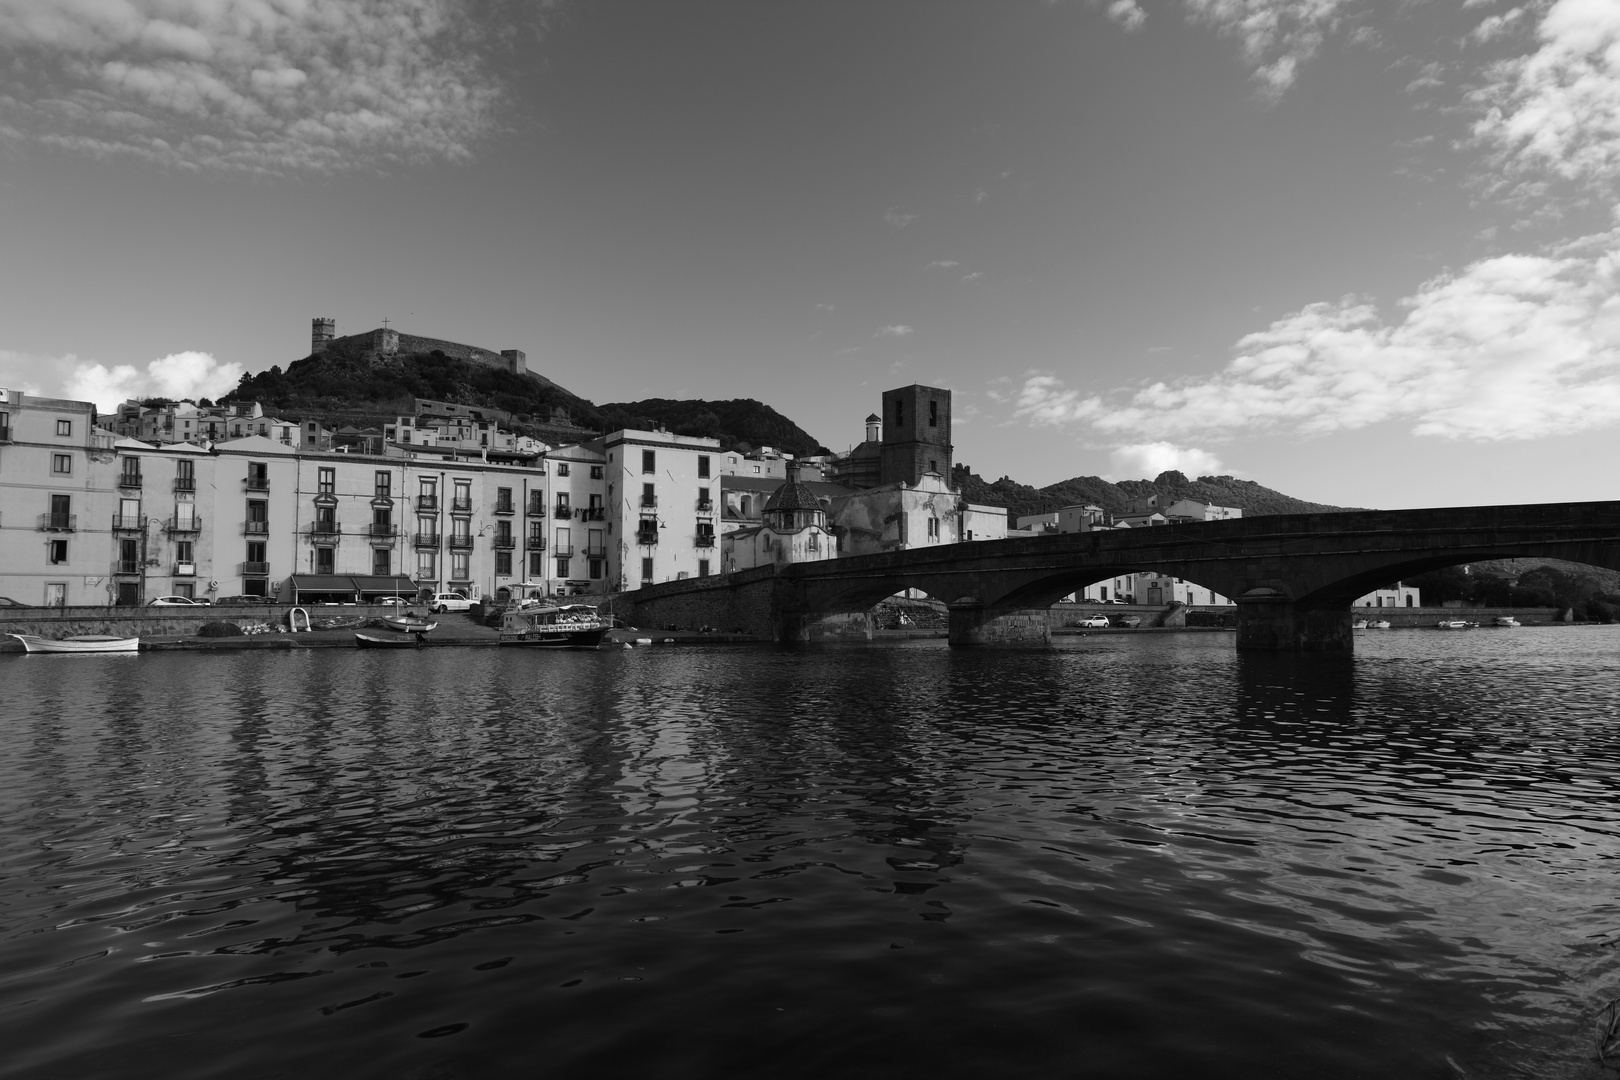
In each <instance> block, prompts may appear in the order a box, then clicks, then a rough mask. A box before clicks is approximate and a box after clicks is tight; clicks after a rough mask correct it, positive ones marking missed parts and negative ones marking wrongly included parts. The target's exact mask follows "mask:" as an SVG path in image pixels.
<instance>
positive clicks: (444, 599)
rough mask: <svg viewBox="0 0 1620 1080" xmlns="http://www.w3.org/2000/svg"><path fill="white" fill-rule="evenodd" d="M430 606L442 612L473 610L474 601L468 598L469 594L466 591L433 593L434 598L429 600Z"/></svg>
mask: <svg viewBox="0 0 1620 1080" xmlns="http://www.w3.org/2000/svg"><path fill="white" fill-rule="evenodd" d="M428 607H430V608H432V609H433V610H434V611H437V612H440V613H443V612H446V611H471V610H472V601H471V600H469V599H467V594H466V593H464V592H441V593H434V594H433V599H432V600H431V601H429V602H428Z"/></svg>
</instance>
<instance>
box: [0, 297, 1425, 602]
mask: <svg viewBox="0 0 1620 1080" xmlns="http://www.w3.org/2000/svg"><path fill="white" fill-rule="evenodd" d="M332 334H333V329H332V322H331V320H329V319H316V320H314V324H313V332H312V347H313V353H315V354H318V353H320V352H321V351H322V350H323V349H325V348H328V347H330V346H331V344H332V342H333V340H334V339H333V336H332ZM400 340H401V339H400V335H399V334H398V333H397V332H396V331H388V332H381V331H379V332H375V333H374V335H373V336H372V337H371V338H369V339H368V341H369V342H371V345H370V347H372V348H374V349H376V350H379V351H381V352H382V353H383V354H386V352H387V351H388V350H390V349H397V348H399V347H400V346H399V342H400ZM407 340H408V341H411V342H416V343H418V344H420V343H422V342H427V343H429V344H432V345H433V346H435V347H436V348H446V347H448V348H450V349H454V350H458V352H457V355H458V356H460V357H462V358H472V359H474V360H476V361H478V362H481V363H490V364H494V365H505V366H506V367H507V368H508V370H511V371H518V372H521V371H523V369H524V364H525V362H526V361H525V358H524V356H523V354H522V353H521V352H518V351H516V350H508V351H506V352H503V353H490V352H488V351H487V350H478V349H474V348H472V347H470V346H461V345H457V344H455V343H453V342H443V341H437V340H436V339H407ZM879 405H880V409H881V411H880V412H878V413H873V414H871V415H869V416H867V417H866V419H865V421H864V426H865V431H864V435H865V437H864V438H863V439H862V440H861V441H860V442H859V443H858V444H855V445H854V446H853V447H852V448H851V449H849V450H848V451H845V452H843V453H829V454H812V455H803V454H801V455H795V454H791V453H787V452H785V451H781V450H776V449H773V448H771V447H768V446H761V447H757V448H751V449H748V450H741V449H730V450H727V449H724V448H723V447H722V445H721V443H720V441H719V440H717V439H713V438H707V437H699V436H691V435H678V434H674V433H671V432H670V431H668V430H664V429H663V428H661V427H658V428H654V429H652V430H636V429H631V428H622V429H619V430H615V431H611V432H608V433H607V434H602V435H595V434H592V435H591V436H590V437H587V438H581V439H579V440H578V441H570V442H561V443H558V444H556V445H553V444H549V443H547V442H543V441H541V440H540V439H537V438H535V437H534V436H533V435H529V434H518V433H516V432H515V431H513V430H512V428H511V426H510V425H511V417H510V416H509V415H508V414H505V413H502V412H500V411H499V410H494V409H485V408H478V407H472V406H467V405H463V404H457V403H454V402H449V401H440V400H427V399H422V398H417V399H415V400H414V408H413V410H412V413H411V415H401V416H397V417H394V418H393V419H392V420H390V421H389V422H388V423H386V424H383V425H382V426H381V427H380V428H370V429H367V428H356V427H353V426H343V427H337V428H333V427H329V426H327V425H326V424H324V423H322V422H321V421H320V420H318V419H289V418H284V417H277V416H272V415H269V414H267V413H266V411H265V409H264V407H263V405H262V404H260V403H257V402H251V401H231V402H228V403H225V404H222V405H215V404H213V403H211V402H207V401H206V400H205V401H202V402H195V403H194V402H189V401H178V402H176V401H161V402H150V403H146V404H142V403H140V402H135V401H130V402H125V403H124V404H123V405H121V406H119V407H118V409H117V410H116V411H115V412H114V413H113V414H112V415H111V416H105V417H104V416H99V415H98V414H97V410H96V407H95V405H94V404H92V403H90V402H84V401H69V400H62V399H57V398H46V397H38V396H35V395H31V394H25V393H23V392H20V391H15V390H4V389H0V445H3V446H4V450H3V452H0V597H6V598H10V599H11V600H12V602H14V603H19V604H28V605H34V604H43V605H51V606H94V605H135V604H144V603H149V602H151V601H152V600H153V599H155V598H159V597H178V598H183V599H191V600H198V601H201V600H208V601H215V600H218V599H221V598H226V597H232V598H252V599H254V600H261V601H265V602H284V603H319V602H365V601H368V600H376V599H378V598H381V597H389V596H406V597H413V596H420V595H427V594H437V593H444V592H459V593H461V594H462V595H463V596H465V597H466V598H468V599H471V600H477V599H480V598H486V597H487V598H490V599H493V600H496V601H504V600H506V599H508V598H511V597H514V596H537V595H544V596H593V595H594V596H600V595H606V594H611V593H619V592H624V591H629V590H634V589H638V588H640V587H642V586H644V585H650V584H654V583H659V582H666V581H674V580H679V579H684V578H704V577H709V576H711V575H719V574H728V573H732V572H735V571H740V570H747V569H751V568H754V567H760V566H773V565H774V566H783V565H786V564H790V563H798V562H806V561H814V560H821V559H834V558H840V557H849V556H855V555H864V554H868V553H873V552H885V551H895V550H902V549H905V548H912V547H919V546H923V545H937V544H960V543H974V542H981V541H990V540H1003V539H1007V538H1009V537H1020V536H1023V537H1041V536H1055V535H1060V534H1064V533H1076V532H1090V531H1094V530H1099V529H1137V528H1155V527H1164V526H1171V525H1175V524H1177V523H1181V522H1192V521H1210V520H1220V519H1227V518H1235V517H1240V516H1242V510H1240V509H1236V508H1232V507H1223V506H1214V505H1210V504H1207V503H1202V502H1197V501H1193V500H1188V499H1180V500H1175V501H1169V500H1168V499H1167V498H1166V497H1164V496H1162V495H1157V494H1153V495H1144V496H1141V497H1139V498H1137V499H1135V500H1133V501H1132V503H1131V504H1130V505H1129V506H1127V507H1126V508H1125V510H1124V511H1123V512H1110V511H1107V510H1104V509H1103V508H1101V507H1098V506H1094V505H1076V506H1067V507H1063V508H1061V509H1059V510H1057V511H1056V512H1053V513H1049V514H1038V515H1033V516H1025V517H1020V518H1019V519H1018V520H1016V521H1013V522H1009V521H1008V512H1007V510H1006V509H1005V508H1003V507H999V506H988V505H980V504H975V503H971V502H968V501H967V500H966V499H965V498H963V497H962V495H961V493H960V491H959V490H958V487H956V486H953V484H952V482H951V477H952V464H953V453H954V446H953V444H952V441H951V392H950V391H949V390H946V389H941V388H938V387H930V386H921V385H912V386H903V387H897V388H895V389H892V390H888V391H885V392H884V393H883V394H882V398H881V401H880V403H879ZM852 426H853V425H852ZM1073 599H1075V600H1078V601H1092V602H1099V603H1109V602H1127V603H1139V604H1151V605H1159V604H1171V603H1181V604H1187V605H1222V604H1229V603H1231V601H1230V600H1229V599H1228V598H1226V597H1222V596H1219V595H1217V594H1215V593H1212V592H1211V591H1210V590H1209V589H1207V588H1204V587H1202V586H1200V585H1198V584H1197V583H1195V582H1190V581H1186V580H1183V579H1179V578H1172V577H1167V576H1163V575H1159V574H1152V573H1133V574H1127V575H1122V576H1116V577H1112V578H1108V579H1105V580H1103V581H1099V582H1096V583H1093V584H1092V585H1089V586H1087V587H1086V588H1085V589H1084V590H1083V591H1082V592H1081V593H1079V594H1077V595H1076V596H1075V597H1073ZM1417 604H1418V596H1417V590H1415V589H1412V588H1408V587H1405V586H1401V585H1397V586H1395V587H1392V588H1389V589H1381V590H1379V591H1378V592H1376V593H1373V594H1369V595H1368V596H1367V597H1363V598H1362V599H1361V600H1360V601H1358V605H1360V606H1377V607H1387V606H1402V607H1407V606H1416V605H1417Z"/></svg>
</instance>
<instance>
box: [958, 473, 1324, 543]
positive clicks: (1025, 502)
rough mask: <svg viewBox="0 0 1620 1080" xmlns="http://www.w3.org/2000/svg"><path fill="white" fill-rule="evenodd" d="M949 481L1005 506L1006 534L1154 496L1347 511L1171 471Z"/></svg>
mask: <svg viewBox="0 0 1620 1080" xmlns="http://www.w3.org/2000/svg"><path fill="white" fill-rule="evenodd" d="M951 480H952V482H953V483H955V484H956V486H957V488H958V490H960V491H961V492H962V497H963V498H965V499H967V501H968V502H971V503H980V504H984V505H988V506H1005V507H1006V508H1007V515H1008V521H1007V525H1008V527H1009V528H1011V527H1013V526H1014V525H1016V523H1017V520H1018V519H1019V518H1020V517H1027V516H1030V515H1033V514H1051V513H1055V512H1056V511H1058V510H1059V509H1061V508H1062V507H1065V506H1074V505H1077V504H1081V505H1085V504H1089V505H1092V506H1100V507H1102V508H1103V509H1104V510H1107V511H1109V512H1111V513H1116V514H1117V513H1121V512H1122V511H1124V509H1125V506H1126V504H1127V503H1129V502H1130V501H1131V500H1132V499H1135V498H1140V497H1142V496H1144V495H1152V494H1155V493H1157V494H1160V495H1165V496H1168V497H1169V498H1170V499H1171V500H1172V501H1174V500H1177V499H1193V500H1195V501H1197V502H1202V503H1210V504H1213V505H1215V506H1232V507H1236V508H1237V509H1239V510H1242V511H1243V513H1244V514H1245V515H1247V516H1249V517H1255V516H1258V515H1261V514H1308V513H1333V512H1335V511H1341V510H1346V509H1350V508H1349V507H1343V506H1329V505H1327V504H1326V503H1314V502H1307V501H1305V500H1304V499H1296V498H1293V497H1292V496H1289V495H1284V494H1283V493H1282V492H1280V491H1273V490H1272V489H1271V488H1268V487H1264V486H1262V485H1260V484H1257V483H1255V482H1254V481H1253V480H1238V479H1235V478H1233V477H1230V476H1200V477H1199V478H1198V479H1197V480H1189V479H1187V477H1186V475H1185V474H1183V473H1180V472H1177V471H1175V470H1171V471H1169V472H1162V473H1160V474H1159V475H1158V476H1157V477H1155V478H1154V479H1152V480H1121V481H1119V482H1118V483H1112V482H1110V481H1107V480H1104V479H1103V478H1102V477H1100V476H1076V477H1074V478H1073V479H1070V480H1060V481H1058V482H1057V483H1055V484H1049V485H1047V486H1046V487H1043V488H1033V487H1030V486H1028V485H1027V484H1020V483H1018V482H1017V481H1016V480H1013V479H1011V478H1010V477H1006V476H1003V477H1002V478H1001V479H1000V480H997V481H995V482H994V483H989V482H986V481H985V479H984V478H983V477H982V476H980V475H978V474H977V473H975V472H974V471H973V469H972V467H971V466H968V465H957V466H956V467H955V468H953V469H952V470H951Z"/></svg>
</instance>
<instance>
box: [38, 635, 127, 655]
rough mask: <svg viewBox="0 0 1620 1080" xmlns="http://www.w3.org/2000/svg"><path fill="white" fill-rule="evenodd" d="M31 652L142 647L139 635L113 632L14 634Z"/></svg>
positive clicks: (112, 650)
mask: <svg viewBox="0 0 1620 1080" xmlns="http://www.w3.org/2000/svg"><path fill="white" fill-rule="evenodd" d="M11 636H12V637H14V638H16V639H17V640H18V641H20V642H22V643H23V648H24V649H26V650H28V651H29V652H31V653H131V652H135V651H137V650H139V649H140V647H141V639H140V638H138V637H115V636H114V635H112V634H75V635H74V636H72V637H65V638H45V637H39V636H37V635H35V634H12V635H11Z"/></svg>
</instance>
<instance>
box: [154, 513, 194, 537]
mask: <svg viewBox="0 0 1620 1080" xmlns="http://www.w3.org/2000/svg"><path fill="white" fill-rule="evenodd" d="M163 531H164V532H166V533H200V532H202V518H200V517H198V516H197V515H195V514H193V515H192V516H191V517H189V518H187V519H185V520H184V521H182V520H180V518H178V517H172V518H170V519H169V520H167V521H165V522H164V523H163Z"/></svg>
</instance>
